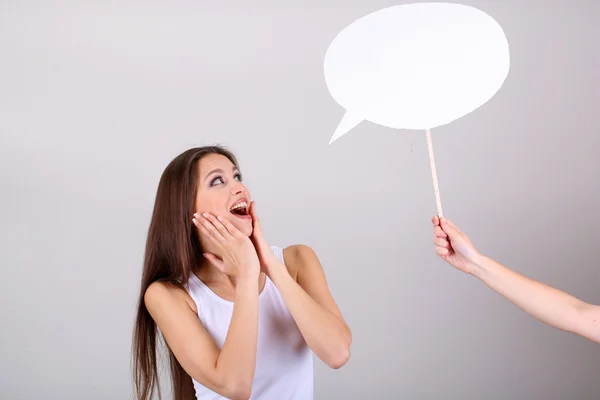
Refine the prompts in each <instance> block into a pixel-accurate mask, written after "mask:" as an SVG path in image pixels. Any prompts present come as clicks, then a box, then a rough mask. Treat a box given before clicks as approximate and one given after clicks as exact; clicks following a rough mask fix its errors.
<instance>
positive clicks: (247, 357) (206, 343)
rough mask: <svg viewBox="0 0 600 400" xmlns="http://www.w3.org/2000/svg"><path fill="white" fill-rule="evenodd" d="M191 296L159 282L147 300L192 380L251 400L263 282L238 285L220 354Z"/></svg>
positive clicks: (147, 296)
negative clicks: (188, 298)
mask: <svg viewBox="0 0 600 400" xmlns="http://www.w3.org/2000/svg"><path fill="white" fill-rule="evenodd" d="M186 296H187V297H189V295H188V294H187V293H185V292H183V291H182V290H181V289H177V288H172V287H169V286H167V285H165V284H162V283H159V282H155V283H153V284H151V285H150V287H149V288H148V290H147V291H146V295H145V298H144V299H145V304H146V307H147V308H148V311H149V312H150V315H151V316H152V318H153V319H154V321H156V324H157V325H158V327H159V329H160V330H161V332H162V334H163V336H164V337H165V340H166V342H167V344H168V346H169V348H170V349H171V351H172V352H173V354H174V355H175V357H176V358H177V360H178V361H179V363H180V364H181V366H182V367H183V369H184V370H185V371H186V372H187V373H188V375H190V376H191V377H192V378H194V379H195V380H196V381H198V382H200V383H201V384H202V385H204V386H206V387H207V388H209V389H210V390H212V391H214V392H216V393H219V394H220V395H221V396H225V397H227V398H231V399H248V398H249V397H250V394H251V390H252V381H253V379H254V371H255V366H256V345H257V332H258V279H257V278H254V277H253V278H252V279H245V280H240V281H238V284H237V287H236V293H235V300H234V302H235V303H234V307H233V316H232V317H231V325H230V328H229V332H228V333H227V338H226V339H225V344H224V346H223V349H222V350H220V351H219V348H218V347H217V345H216V344H215V342H214V340H213V339H212V337H211V336H210V334H209V333H208V332H207V331H206V329H205V328H204V327H203V325H202V323H201V322H200V320H199V319H198V316H197V315H196V314H195V312H194V310H193V309H192V308H191V307H192V305H191V304H190V302H192V301H191V299H190V300H189V301H188V300H187V299H186Z"/></svg>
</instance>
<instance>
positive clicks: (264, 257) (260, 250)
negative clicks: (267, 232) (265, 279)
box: [248, 201, 279, 275]
mask: <svg viewBox="0 0 600 400" xmlns="http://www.w3.org/2000/svg"><path fill="white" fill-rule="evenodd" d="M248 211H249V212H250V216H251V217H252V235H251V236H250V239H251V240H252V243H253V244H254V248H255V249H256V253H257V254H258V258H259V260H260V268H261V271H263V272H265V273H266V274H267V275H269V268H270V267H272V266H273V265H276V263H277V262H278V261H279V260H278V259H277V257H276V256H275V253H273V250H272V249H271V246H269V244H268V243H267V241H266V240H265V237H264V236H263V232H262V228H261V227H260V220H259V219H258V216H257V215H256V202H254V201H252V202H251V203H250V207H249V209H248Z"/></svg>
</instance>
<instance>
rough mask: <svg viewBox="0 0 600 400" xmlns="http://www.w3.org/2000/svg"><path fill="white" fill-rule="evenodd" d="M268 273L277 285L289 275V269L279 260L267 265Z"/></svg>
mask: <svg viewBox="0 0 600 400" xmlns="http://www.w3.org/2000/svg"><path fill="white" fill-rule="evenodd" d="M266 273H267V276H268V277H269V279H271V280H272V281H273V283H275V284H277V282H278V281H280V280H281V278H284V277H285V276H286V275H289V271H288V269H287V267H286V266H285V265H284V264H283V263H281V262H280V261H279V260H275V261H274V262H272V263H269V264H267V265H266Z"/></svg>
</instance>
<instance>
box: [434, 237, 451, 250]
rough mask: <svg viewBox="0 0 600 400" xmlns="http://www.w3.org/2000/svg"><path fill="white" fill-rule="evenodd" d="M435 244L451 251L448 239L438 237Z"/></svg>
mask: <svg viewBox="0 0 600 400" xmlns="http://www.w3.org/2000/svg"><path fill="white" fill-rule="evenodd" d="M433 243H434V244H435V245H436V246H438V247H443V248H446V249H450V242H448V241H447V240H446V239H443V238H439V237H438V238H435V239H434V240H433Z"/></svg>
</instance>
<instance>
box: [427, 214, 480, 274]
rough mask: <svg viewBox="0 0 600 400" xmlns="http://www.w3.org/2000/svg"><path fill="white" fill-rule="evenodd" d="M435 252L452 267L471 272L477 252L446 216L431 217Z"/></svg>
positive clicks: (477, 255)
mask: <svg viewBox="0 0 600 400" xmlns="http://www.w3.org/2000/svg"><path fill="white" fill-rule="evenodd" d="M432 222H433V233H434V236H435V238H434V240H433V242H434V243H435V246H436V247H435V252H436V253H437V255H438V256H440V258H441V259H442V260H444V261H446V262H447V263H448V264H450V265H452V266H453V267H454V268H456V269H458V270H460V271H463V272H466V273H468V274H472V273H473V270H474V268H475V266H476V263H477V259H478V257H479V252H478V251H477V249H476V248H475V246H473V243H471V241H470V240H469V237H468V236H467V235H466V234H464V233H463V232H462V231H461V230H460V229H458V227H457V226H456V225H454V224H453V223H452V222H451V221H449V220H448V219H446V218H442V220H441V221H440V218H439V217H438V216H435V217H433V219H432Z"/></svg>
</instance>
